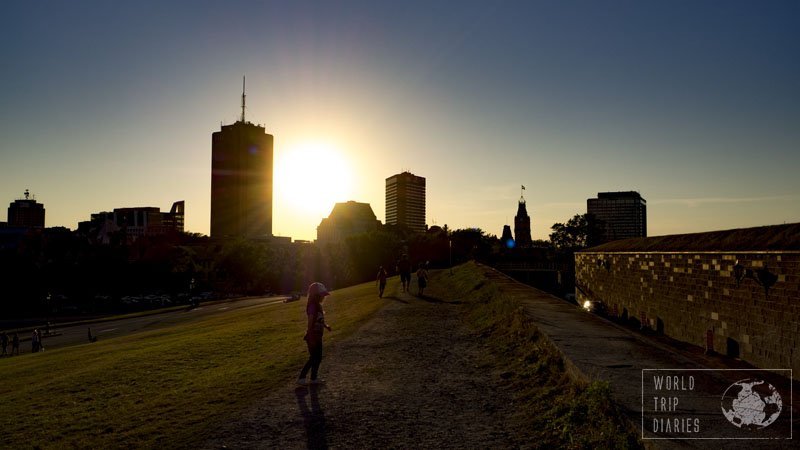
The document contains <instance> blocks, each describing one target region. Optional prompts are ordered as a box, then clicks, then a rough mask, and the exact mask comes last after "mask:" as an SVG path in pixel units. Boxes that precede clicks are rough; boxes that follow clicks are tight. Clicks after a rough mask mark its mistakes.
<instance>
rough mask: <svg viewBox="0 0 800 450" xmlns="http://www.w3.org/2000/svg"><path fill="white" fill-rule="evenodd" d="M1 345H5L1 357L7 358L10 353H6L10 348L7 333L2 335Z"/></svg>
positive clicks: (0, 335)
mask: <svg viewBox="0 0 800 450" xmlns="http://www.w3.org/2000/svg"><path fill="white" fill-rule="evenodd" d="M0 344H2V345H3V354H2V355H0V356H7V355H8V353H7V352H6V349H7V348H8V335H7V334H6V332H5V331H3V332H2V333H0Z"/></svg>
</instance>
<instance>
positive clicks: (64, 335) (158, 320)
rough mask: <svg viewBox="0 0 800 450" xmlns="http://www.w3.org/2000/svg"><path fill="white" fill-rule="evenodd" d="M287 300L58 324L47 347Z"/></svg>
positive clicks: (26, 345)
mask: <svg viewBox="0 0 800 450" xmlns="http://www.w3.org/2000/svg"><path fill="white" fill-rule="evenodd" d="M284 298H286V296H280V297H250V298H244V299H238V300H231V301H223V302H208V303H204V304H201V305H200V306H199V307H197V308H192V309H189V308H188V307H187V308H186V309H180V310H172V311H166V312H161V313H156V314H150V315H145V316H138V317H130V318H120V319H113V320H107V321H101V322H92V323H88V324H86V323H84V324H80V325H71V326H59V325H58V323H55V324H53V325H52V326H51V332H52V333H53V335H51V336H45V337H44V342H43V344H44V347H45V348H46V349H48V350H50V349H53V348H62V347H67V346H70V345H77V344H84V343H86V342H87V341H88V333H87V328H91V330H92V335H93V336H96V337H97V339H98V340H100V339H109V338H113V337H118V336H124V335H128V334H132V333H138V332H141V331H151V330H156V329H159V328H164V327H168V326H172V325H175V324H178V323H186V322H191V321H195V320H198V319H201V318H203V317H208V316H210V315H214V314H225V313H227V312H231V311H236V310H241V309H248V308H263V307H268V306H270V305H276V304H281V303H283V299H284ZM23 337H28V336H23ZM20 350H21V351H22V352H23V353H25V352H29V351H30V342H25V343H23V344H21V345H20Z"/></svg>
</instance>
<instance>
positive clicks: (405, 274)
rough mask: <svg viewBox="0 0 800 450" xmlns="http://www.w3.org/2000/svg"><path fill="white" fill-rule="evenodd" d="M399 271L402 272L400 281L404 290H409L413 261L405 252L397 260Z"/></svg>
mask: <svg viewBox="0 0 800 450" xmlns="http://www.w3.org/2000/svg"><path fill="white" fill-rule="evenodd" d="M397 272H398V273H399V274H400V282H401V283H402V284H403V292H408V289H409V288H410V287H411V261H409V260H408V255H406V254H405V253H404V254H403V256H401V257H400V260H399V261H397Z"/></svg>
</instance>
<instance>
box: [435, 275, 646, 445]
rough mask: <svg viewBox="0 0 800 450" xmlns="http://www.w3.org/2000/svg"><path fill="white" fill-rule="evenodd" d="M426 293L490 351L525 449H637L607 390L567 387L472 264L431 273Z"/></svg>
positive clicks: (559, 366) (536, 335)
mask: <svg viewBox="0 0 800 450" xmlns="http://www.w3.org/2000/svg"><path fill="white" fill-rule="evenodd" d="M427 292H430V295H431V296H435V297H438V298H442V299H452V300H461V301H462V302H463V303H464V304H465V305H466V308H465V320H466V322H467V323H468V324H469V326H470V327H472V328H473V329H474V330H475V333H476V334H478V335H479V336H481V337H482V338H483V339H484V342H485V344H486V345H488V347H489V348H490V349H491V353H492V354H493V355H494V358H493V362H492V363H491V364H492V365H494V370H495V371H496V372H498V373H499V376H500V377H501V379H503V380H504V383H506V387H507V388H508V389H509V390H510V391H511V392H512V393H513V396H514V405H515V406H516V414H515V417H514V418H513V420H514V421H515V423H516V424H517V425H518V428H519V430H520V433H521V434H522V435H523V437H524V439H525V441H527V442H529V443H531V446H532V447H533V448H576V449H592V448H642V446H641V444H640V443H639V441H638V438H637V436H638V433H637V432H636V431H635V429H634V428H633V427H632V426H631V424H630V423H629V422H627V420H626V419H625V418H624V416H623V415H622V413H621V412H620V411H619V409H618V408H617V406H616V405H615V404H614V402H613V401H612V399H611V390H610V387H609V385H608V384H607V383H604V382H593V383H590V384H589V385H582V383H578V382H576V381H574V380H572V379H570V378H569V376H568V375H567V374H566V371H565V370H564V361H563V359H562V357H561V355H560V353H558V351H557V350H556V349H555V348H554V347H553V346H552V345H551V344H550V343H549V341H547V340H546V338H545V337H544V336H542V334H541V333H540V332H539V331H538V329H537V328H536V326H535V325H534V324H533V322H532V321H531V320H530V319H528V318H527V317H526V316H525V315H524V314H523V313H522V307H521V305H520V304H519V301H518V300H515V299H513V298H510V297H508V296H506V295H504V294H503V293H502V292H500V291H499V289H498V288H497V286H496V285H494V284H492V283H490V282H488V281H487V280H486V278H485V277H484V276H483V274H482V269H480V268H479V267H478V266H476V265H475V264H474V263H468V264H465V265H462V266H459V267H457V268H456V269H454V270H453V271H452V273H451V272H450V271H440V272H437V273H436V274H435V275H434V276H433V277H432V280H431V283H430V287H429V288H428V291H427Z"/></svg>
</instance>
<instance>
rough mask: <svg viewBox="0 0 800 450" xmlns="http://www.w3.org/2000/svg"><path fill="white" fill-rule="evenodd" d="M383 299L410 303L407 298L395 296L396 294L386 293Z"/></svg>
mask: <svg viewBox="0 0 800 450" xmlns="http://www.w3.org/2000/svg"><path fill="white" fill-rule="evenodd" d="M383 299H384V300H394V301H396V302H400V303H404V304H406V305H407V304H408V301H407V300H403V299H402V298H399V297H395V296H394V295H385V296H383Z"/></svg>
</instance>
